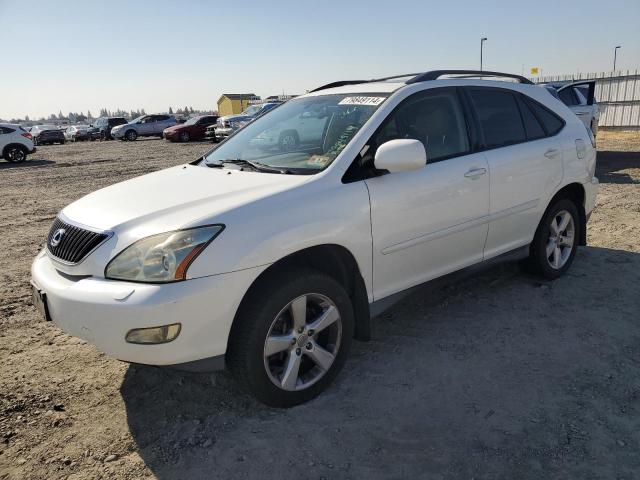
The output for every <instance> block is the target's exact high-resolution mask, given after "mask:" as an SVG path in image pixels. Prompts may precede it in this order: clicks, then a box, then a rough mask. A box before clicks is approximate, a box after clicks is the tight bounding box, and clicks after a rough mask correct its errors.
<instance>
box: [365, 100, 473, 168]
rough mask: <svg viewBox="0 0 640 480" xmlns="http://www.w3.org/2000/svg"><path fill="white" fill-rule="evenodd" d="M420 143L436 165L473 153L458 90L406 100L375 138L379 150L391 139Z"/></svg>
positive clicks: (429, 158)
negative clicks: (450, 158) (406, 139)
mask: <svg viewBox="0 0 640 480" xmlns="http://www.w3.org/2000/svg"><path fill="white" fill-rule="evenodd" d="M402 138H412V139H414V140H420V141H421V142H422V144H423V145H424V148H425V150H426V151H427V163H432V162H435V161H438V160H442V159H445V158H448V157H452V156H455V155H461V154H464V153H467V152H469V151H470V148H469V137H468V135H467V125H466V122H465V118H464V114H463V112H462V107H461V105H460V101H459V99H458V96H457V94H456V92H455V90H440V91H438V90H433V91H428V92H420V93H417V94H415V95H413V96H412V97H409V99H407V100H405V101H404V103H402V104H400V106H399V107H398V108H397V109H396V110H395V111H394V112H393V113H391V115H390V116H389V118H387V120H385V122H384V124H383V125H382V126H381V127H380V129H379V130H378V132H377V133H376V134H375V136H374V139H373V140H374V141H373V144H374V145H375V147H378V146H380V145H382V144H383V143H385V142H388V141H389V140H395V139H402Z"/></svg>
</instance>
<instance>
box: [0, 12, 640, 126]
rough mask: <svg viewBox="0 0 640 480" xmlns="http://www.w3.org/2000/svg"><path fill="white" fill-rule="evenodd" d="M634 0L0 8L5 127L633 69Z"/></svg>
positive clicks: (637, 37)
mask: <svg viewBox="0 0 640 480" xmlns="http://www.w3.org/2000/svg"><path fill="white" fill-rule="evenodd" d="M638 25H640V0H627V1H625V0H608V1H606V2H604V1H603V0H597V1H596V0H580V1H569V0H563V1H558V0H554V1H547V0H537V1H530V0H529V1H516V0H511V1H498V0H496V1H482V2H479V1H469V2H462V1H456V0H449V1H442V0H440V1H427V0H393V1H390V0H387V1H376V0H370V1H355V0H354V1H346V0H341V1H334V0H325V1H322V2H310V1H304V0H297V1H280V2H278V1H255V2H254V1H243V2H238V1H231V2H223V1H217V2H213V1H195V0H193V1H192V0H181V1H176V0H170V1H164V0H138V1H125V0H108V1H99V2H98V1H87V0H82V1H74V0H57V1H40V0H30V1H28V2H25V1H18V0H0V44H2V53H1V54H0V59H1V63H0V69H1V71H0V118H5V119H8V118H12V117H24V116H25V115H29V116H30V117H31V118H32V119H34V118H37V117H40V116H47V115H49V114H50V113H57V112H58V111H59V110H62V112H63V113H65V114H66V113H68V112H69V111H74V112H80V111H82V112H84V113H85V114H86V112H87V110H90V111H91V113H92V114H93V115H94V116H95V115H96V114H97V113H98V111H99V110H100V108H107V109H110V110H115V109H116V108H122V109H124V110H131V109H139V108H144V109H145V110H146V111H147V112H148V113H151V112H159V111H166V110H167V109H168V108H169V106H172V107H173V108H174V110H175V109H177V108H178V107H184V106H192V107H194V108H199V109H215V108H216V101H217V99H218V97H219V96H220V94H222V93H244V92H253V93H256V94H258V95H261V96H267V95H274V94H281V93H283V92H285V93H288V94H299V93H304V92H305V90H308V89H312V88H314V87H316V86H319V85H321V84H323V83H328V82H331V81H335V80H340V79H350V78H351V79H353V78H357V79H361V78H372V77H379V76H385V75H393V74H398V73H406V72H416V71H425V70H430V69H440V68H474V69H475V68H478V67H479V56H480V55H479V44H480V38H481V37H483V36H486V37H488V41H487V42H486V43H485V47H484V67H485V69H487V70H499V71H506V72H513V73H522V72H523V71H524V72H525V73H528V72H529V69H530V68H531V67H534V66H538V67H540V68H542V73H543V74H558V73H576V72H578V71H580V72H592V71H605V70H611V69H612V63H613V48H614V47H615V46H616V45H622V48H621V49H620V50H619V51H618V69H637V68H640V28H639V27H638Z"/></svg>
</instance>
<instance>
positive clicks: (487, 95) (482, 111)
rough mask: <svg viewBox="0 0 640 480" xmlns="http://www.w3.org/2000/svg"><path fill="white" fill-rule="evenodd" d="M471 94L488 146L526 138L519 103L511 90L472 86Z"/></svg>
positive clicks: (517, 141) (493, 146)
mask: <svg viewBox="0 0 640 480" xmlns="http://www.w3.org/2000/svg"><path fill="white" fill-rule="evenodd" d="M469 94H470V95H471V100H472V102H473V105H474V107H475V110H476V112H477V113H478V117H479V120H480V126H481V127H482V131H483V133H484V139H485V145H486V147H487V148H495V147H501V146H504V145H512V144H514V143H520V142H524V141H525V140H526V138H527V137H526V134H525V130H524V126H523V124H522V119H521V118H520V112H519V110H518V104H517V103H516V99H515V97H514V96H513V94H512V93H511V92H506V91H501V90H490V89H485V88H472V89H469Z"/></svg>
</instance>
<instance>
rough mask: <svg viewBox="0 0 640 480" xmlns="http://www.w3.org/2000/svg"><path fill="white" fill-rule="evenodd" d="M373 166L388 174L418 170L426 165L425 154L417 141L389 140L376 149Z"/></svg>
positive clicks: (422, 146)
mask: <svg viewBox="0 0 640 480" xmlns="http://www.w3.org/2000/svg"><path fill="white" fill-rule="evenodd" d="M373 164H374V165H375V167H376V168H377V169H378V170H388V171H389V172H390V173H395V172H408V171H411V170H418V169H419V168H422V167H424V166H425V165H426V164H427V152H426V151H425V149H424V145H423V144H422V142H420V141H419V140H411V139H407V140H404V139H403V140H389V141H388V142H386V143H383V144H382V145H380V146H379V147H378V150H377V151H376V156H375V158H374V160H373Z"/></svg>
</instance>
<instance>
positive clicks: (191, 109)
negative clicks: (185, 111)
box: [189, 107, 193, 115]
mask: <svg viewBox="0 0 640 480" xmlns="http://www.w3.org/2000/svg"><path fill="white" fill-rule="evenodd" d="M189 110H190V112H189V113H191V115H193V107H189Z"/></svg>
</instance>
